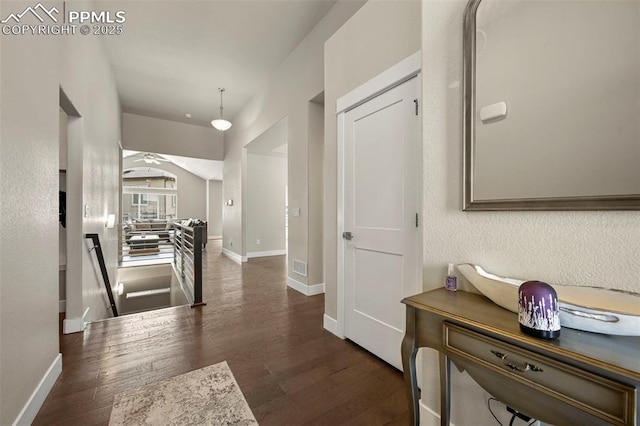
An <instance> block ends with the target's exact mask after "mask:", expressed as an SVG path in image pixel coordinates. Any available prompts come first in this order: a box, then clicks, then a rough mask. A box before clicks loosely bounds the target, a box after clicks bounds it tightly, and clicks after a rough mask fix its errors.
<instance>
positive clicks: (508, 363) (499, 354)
mask: <svg viewBox="0 0 640 426" xmlns="http://www.w3.org/2000/svg"><path fill="white" fill-rule="evenodd" d="M491 353H492V354H494V355H495V356H496V357H498V358H500V359H501V360H502V364H503V365H504V366H506V367H509V368H510V369H511V370H513V371H519V372H521V373H524V372H525V371H534V372H538V371H544V370H543V369H542V368H540V367H538V366H537V365H534V364H531V363H528V362H525V363H524V365H522V366H520V365H518V364H516V363H514V362H512V361H509V360H508V359H507V354H503V353H502V352H498V351H494V350H493V349H491Z"/></svg>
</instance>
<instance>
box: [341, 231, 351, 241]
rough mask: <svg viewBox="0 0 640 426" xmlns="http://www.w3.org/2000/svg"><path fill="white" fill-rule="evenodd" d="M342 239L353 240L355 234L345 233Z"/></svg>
mask: <svg viewBox="0 0 640 426" xmlns="http://www.w3.org/2000/svg"><path fill="white" fill-rule="evenodd" d="M342 238H344V239H345V240H353V234H352V233H351V232H343V233H342Z"/></svg>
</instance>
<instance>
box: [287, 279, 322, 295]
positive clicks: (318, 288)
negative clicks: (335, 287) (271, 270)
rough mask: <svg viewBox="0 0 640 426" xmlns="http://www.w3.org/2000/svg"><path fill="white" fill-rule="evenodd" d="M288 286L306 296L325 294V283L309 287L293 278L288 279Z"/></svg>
mask: <svg viewBox="0 0 640 426" xmlns="http://www.w3.org/2000/svg"><path fill="white" fill-rule="evenodd" d="M287 285H288V286H289V287H291V288H292V289H294V290H296V291H299V292H300V293H302V294H304V295H305V296H315V295H316V294H322V293H324V283H321V284H312V285H307V284H304V283H301V282H300V281H296V280H294V279H293V278H291V277H287Z"/></svg>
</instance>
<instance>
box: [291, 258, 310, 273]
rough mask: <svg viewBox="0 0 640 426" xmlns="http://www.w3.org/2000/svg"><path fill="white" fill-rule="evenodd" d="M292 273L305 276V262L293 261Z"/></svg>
mask: <svg viewBox="0 0 640 426" xmlns="http://www.w3.org/2000/svg"><path fill="white" fill-rule="evenodd" d="M293 272H295V273H296V274H298V275H302V276H303V277H306V276H307V262H303V261H302V260H297V259H293Z"/></svg>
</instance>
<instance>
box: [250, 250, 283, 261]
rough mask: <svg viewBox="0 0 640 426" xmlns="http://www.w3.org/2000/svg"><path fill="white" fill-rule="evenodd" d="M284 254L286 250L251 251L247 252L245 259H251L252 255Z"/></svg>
mask: <svg viewBox="0 0 640 426" xmlns="http://www.w3.org/2000/svg"><path fill="white" fill-rule="evenodd" d="M285 254H287V251H286V250H267V251H252V252H250V253H247V259H253V258H254V257H268V256H282V255H285Z"/></svg>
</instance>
